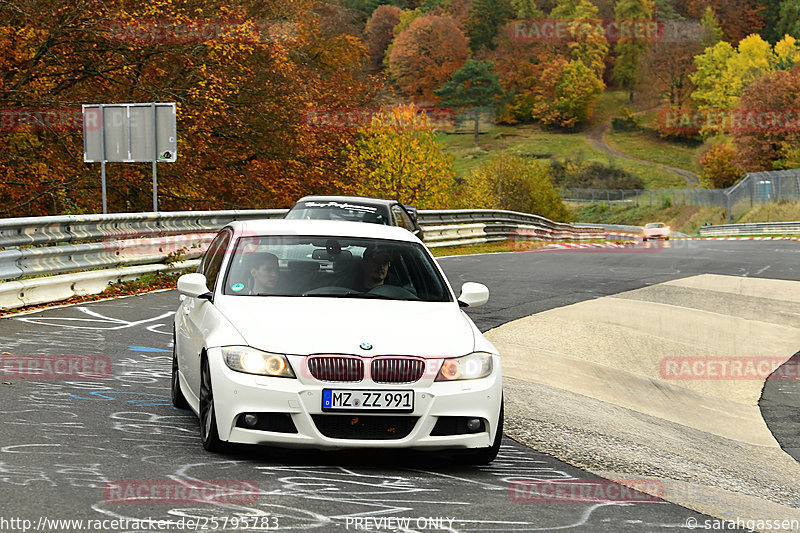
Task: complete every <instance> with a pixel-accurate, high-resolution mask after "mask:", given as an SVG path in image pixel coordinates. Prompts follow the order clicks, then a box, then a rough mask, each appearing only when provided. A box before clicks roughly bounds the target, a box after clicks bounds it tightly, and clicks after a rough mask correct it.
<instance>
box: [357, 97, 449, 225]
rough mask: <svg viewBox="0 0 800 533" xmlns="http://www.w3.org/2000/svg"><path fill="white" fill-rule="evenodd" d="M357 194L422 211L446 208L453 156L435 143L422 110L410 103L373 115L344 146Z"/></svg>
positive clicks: (433, 134)
mask: <svg viewBox="0 0 800 533" xmlns="http://www.w3.org/2000/svg"><path fill="white" fill-rule="evenodd" d="M347 170H348V173H349V174H350V175H352V176H355V177H356V179H357V182H358V185H357V188H356V191H355V192H356V193H357V194H362V195H366V196H380V197H382V198H392V199H396V200H399V201H401V202H403V203H407V204H413V205H415V206H417V207H419V208H422V209H443V208H446V207H448V205H447V204H448V201H449V198H450V193H451V188H452V186H453V182H454V180H455V171H454V170H453V158H452V156H450V155H448V154H446V153H445V152H444V151H443V150H442V148H441V146H440V145H439V143H438V141H437V137H436V133H435V132H434V131H433V130H432V129H431V125H430V123H429V122H428V120H427V118H426V117H425V115H424V114H422V113H419V110H418V109H417V108H415V107H414V106H413V105H410V106H401V107H397V108H393V109H390V110H387V111H384V112H381V113H378V114H377V115H375V116H374V117H373V119H372V121H371V122H370V123H369V124H368V125H365V126H363V127H361V128H359V130H358V139H357V140H356V142H355V143H354V144H353V145H352V146H351V148H350V149H349V150H348V161H347Z"/></svg>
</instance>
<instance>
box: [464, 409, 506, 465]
mask: <svg viewBox="0 0 800 533" xmlns="http://www.w3.org/2000/svg"><path fill="white" fill-rule="evenodd" d="M503 403H504V402H503V400H502V399H501V400H500V416H499V417H498V418H497V430H496V431H495V432H494V441H492V445H491V446H489V447H487V448H475V449H472V450H465V451H463V452H461V453H460V454H459V456H460V458H461V461H462V462H464V463H465V464H469V465H488V464H489V463H491V462H492V461H494V459H495V457H497V453H498V452H499V451H500V443H501V442H502V440H503Z"/></svg>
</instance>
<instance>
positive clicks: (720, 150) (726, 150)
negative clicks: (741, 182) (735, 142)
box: [700, 143, 743, 189]
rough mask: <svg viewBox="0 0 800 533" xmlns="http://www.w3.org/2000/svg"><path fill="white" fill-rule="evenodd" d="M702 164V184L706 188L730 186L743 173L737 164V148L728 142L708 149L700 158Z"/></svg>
mask: <svg viewBox="0 0 800 533" xmlns="http://www.w3.org/2000/svg"><path fill="white" fill-rule="evenodd" d="M700 164H701V165H702V166H703V179H702V182H701V185H702V186H703V187H704V188H706V189H724V188H726V187H730V186H731V185H733V184H734V183H736V180H738V179H739V178H740V177H742V174H743V172H742V171H741V170H740V169H739V167H738V166H737V164H736V149H735V148H734V147H733V146H731V145H730V144H728V143H721V144H718V145H716V146H714V147H712V148H710V149H709V150H707V151H706V153H705V154H703V157H702V158H701V159H700Z"/></svg>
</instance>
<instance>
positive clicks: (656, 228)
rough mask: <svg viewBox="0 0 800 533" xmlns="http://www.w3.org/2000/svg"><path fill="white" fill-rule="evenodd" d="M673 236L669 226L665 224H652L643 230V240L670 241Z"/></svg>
mask: <svg viewBox="0 0 800 533" xmlns="http://www.w3.org/2000/svg"><path fill="white" fill-rule="evenodd" d="M671 234H672V231H671V230H670V228H669V226H667V225H666V224H664V223H663V222H651V223H650V224H647V225H646V226H645V227H644V228H643V229H642V240H643V241H648V240H655V239H664V240H665V241H668V240H669V237H670V235H671Z"/></svg>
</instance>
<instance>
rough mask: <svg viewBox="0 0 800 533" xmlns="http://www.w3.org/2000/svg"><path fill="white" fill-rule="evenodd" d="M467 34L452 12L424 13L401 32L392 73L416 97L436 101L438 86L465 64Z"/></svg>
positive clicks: (391, 60)
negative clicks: (442, 13)
mask: <svg viewBox="0 0 800 533" xmlns="http://www.w3.org/2000/svg"><path fill="white" fill-rule="evenodd" d="M468 55H469V49H468V47H467V38H466V37H465V36H464V34H463V33H462V32H461V30H459V29H458V27H457V26H456V25H455V23H454V21H453V19H452V18H450V17H448V16H436V15H429V16H423V17H420V18H418V19H416V20H414V22H412V23H411V25H410V26H409V27H408V29H406V30H405V31H403V32H402V33H400V34H399V35H398V36H397V37H396V38H395V40H394V43H393V44H392V48H391V51H390V53H389V73H390V74H391V76H392V78H393V79H394V80H395V82H396V83H397V86H398V87H399V88H400V90H401V91H403V93H405V94H406V95H408V96H409V97H411V98H412V99H413V100H415V101H427V102H430V101H433V100H434V98H435V97H434V94H433V91H434V89H438V88H439V87H441V86H442V84H443V83H444V82H446V81H447V80H448V79H450V76H452V75H453V73H454V72H455V71H457V70H458V69H460V68H461V67H462V66H464V63H465V62H466V60H467V56H468Z"/></svg>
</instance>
